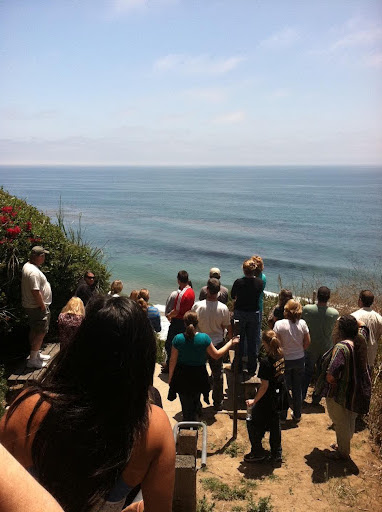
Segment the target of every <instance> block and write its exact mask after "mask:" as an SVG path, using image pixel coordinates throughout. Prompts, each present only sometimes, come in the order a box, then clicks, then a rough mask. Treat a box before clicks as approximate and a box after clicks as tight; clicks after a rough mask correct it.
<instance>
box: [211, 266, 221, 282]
mask: <svg viewBox="0 0 382 512" xmlns="http://www.w3.org/2000/svg"><path fill="white" fill-rule="evenodd" d="M220 275H221V274H220V268H217V267H212V268H210V277H215V278H216V279H220Z"/></svg>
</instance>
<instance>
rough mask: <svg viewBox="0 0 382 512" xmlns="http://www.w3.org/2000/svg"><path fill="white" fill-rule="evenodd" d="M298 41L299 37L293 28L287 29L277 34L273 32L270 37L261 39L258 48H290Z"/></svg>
mask: <svg viewBox="0 0 382 512" xmlns="http://www.w3.org/2000/svg"><path fill="white" fill-rule="evenodd" d="M299 39H300V36H299V35H298V33H297V32H296V30H294V29H293V28H290V27H287V28H284V29H283V30H280V31H279V32H275V33H274V34H272V35H271V36H269V37H267V38H266V39H263V40H262V41H261V42H260V46H263V47H264V48H272V49H273V48H274V49H277V48H286V47H288V46H292V45H293V44H294V43H296V42H297V41H298V40H299Z"/></svg>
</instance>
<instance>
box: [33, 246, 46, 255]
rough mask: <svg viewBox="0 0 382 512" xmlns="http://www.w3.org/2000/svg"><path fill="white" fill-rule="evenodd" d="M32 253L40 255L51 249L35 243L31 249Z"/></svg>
mask: <svg viewBox="0 0 382 512" xmlns="http://www.w3.org/2000/svg"><path fill="white" fill-rule="evenodd" d="M31 254H38V255H40V254H49V251H47V250H46V249H44V247H41V245H35V246H34V247H32V249H31Z"/></svg>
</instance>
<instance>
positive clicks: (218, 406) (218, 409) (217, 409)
mask: <svg viewBox="0 0 382 512" xmlns="http://www.w3.org/2000/svg"><path fill="white" fill-rule="evenodd" d="M214 409H215V411H222V410H223V404H222V403H220V404H214Z"/></svg>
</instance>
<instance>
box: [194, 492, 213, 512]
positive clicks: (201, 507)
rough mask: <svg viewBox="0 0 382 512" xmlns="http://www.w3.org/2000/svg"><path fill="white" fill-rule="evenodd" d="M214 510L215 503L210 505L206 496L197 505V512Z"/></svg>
mask: <svg viewBox="0 0 382 512" xmlns="http://www.w3.org/2000/svg"><path fill="white" fill-rule="evenodd" d="M214 508H215V503H208V501H207V498H206V496H205V495H204V496H203V498H202V499H201V500H198V503H197V504H196V512H212V511H213V509H214Z"/></svg>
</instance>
